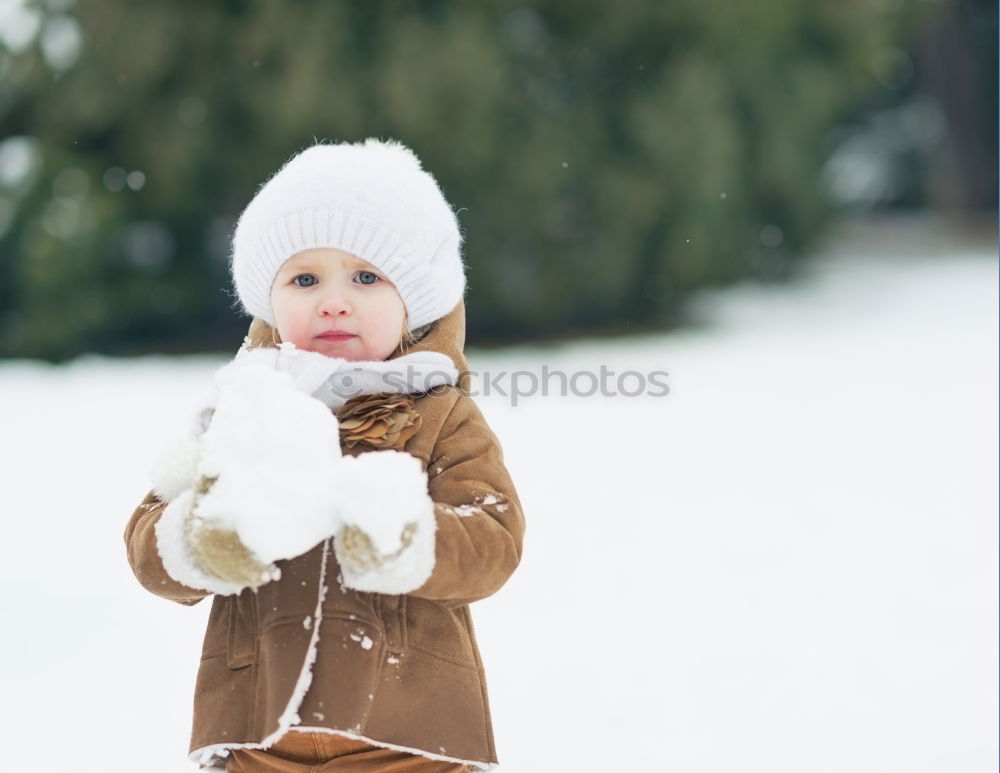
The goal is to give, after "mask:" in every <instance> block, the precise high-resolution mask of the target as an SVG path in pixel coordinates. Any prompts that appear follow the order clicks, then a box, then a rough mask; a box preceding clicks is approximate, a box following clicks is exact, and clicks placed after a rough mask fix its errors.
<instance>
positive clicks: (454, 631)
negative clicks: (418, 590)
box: [405, 596, 476, 668]
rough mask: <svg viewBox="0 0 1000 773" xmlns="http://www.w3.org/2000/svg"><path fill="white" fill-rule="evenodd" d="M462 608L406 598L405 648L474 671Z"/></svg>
mask: <svg viewBox="0 0 1000 773" xmlns="http://www.w3.org/2000/svg"><path fill="white" fill-rule="evenodd" d="M462 610H463V608H462V607H456V608H449V607H445V606H442V605H441V604H437V603H435V602H433V601H429V600H427V599H421V598H417V597H415V596H407V597H406V605H405V619H406V634H405V639H406V645H407V646H409V647H412V648H414V649H418V650H421V651H423V652H426V653H428V654H430V655H435V656H437V657H439V658H443V659H444V660H448V661H450V662H452V663H455V664H457V665H462V666H468V667H469V668H475V667H476V656H475V649H474V647H473V643H472V633H471V632H470V630H469V627H468V626H467V625H466V618H465V614H464V613H463V611H462Z"/></svg>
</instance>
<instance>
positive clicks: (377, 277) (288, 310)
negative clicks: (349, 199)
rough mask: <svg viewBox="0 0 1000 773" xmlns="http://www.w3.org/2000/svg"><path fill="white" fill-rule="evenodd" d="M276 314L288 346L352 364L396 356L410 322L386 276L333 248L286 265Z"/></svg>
mask: <svg viewBox="0 0 1000 773" xmlns="http://www.w3.org/2000/svg"><path fill="white" fill-rule="evenodd" d="M271 310H272V312H273V313H274V323H275V327H277V329H278V334H279V335H280V336H281V340H282V341H290V342H291V343H293V344H295V345H296V346H297V347H298V348H299V349H307V350H308V351H312V352H319V353H321V354H325V355H327V356H329V357H342V358H344V359H345V360H351V361H356V360H384V359H385V358H386V357H388V356H389V355H390V354H392V352H393V351H394V350H395V348H396V346H397V345H398V344H399V342H400V339H401V338H402V334H403V320H404V318H405V307H404V306H403V301H402V299H401V298H400V297H399V293H397V292H396V288H395V287H394V286H393V284H392V283H391V282H390V281H389V280H388V279H386V278H385V276H384V275H383V274H381V273H380V272H379V271H378V270H377V269H376V268H375V267H374V266H372V265H371V264H370V263H366V262H365V261H363V260H361V259H360V258H357V257H355V256H354V255H351V254H350V253H349V252H344V251H342V250H337V249H333V248H331V247H316V248H313V249H309V250H303V251H302V252H298V253H296V254H295V255H293V256H292V257H290V258H289V259H288V260H286V261H285V262H284V263H283V264H282V266H281V268H280V269H278V274H277V276H275V278H274V284H273V285H271ZM335 331H339V332H341V333H345V334H347V335H336V332H335Z"/></svg>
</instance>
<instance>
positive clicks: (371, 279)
mask: <svg viewBox="0 0 1000 773" xmlns="http://www.w3.org/2000/svg"><path fill="white" fill-rule="evenodd" d="M357 277H358V281H359V282H360V283H361V284H363V285H373V284H375V283H376V282H377V281H378V280H379V276H378V274H376V273H374V272H372V271H359V272H358V274H357Z"/></svg>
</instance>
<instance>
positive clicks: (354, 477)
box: [334, 451, 436, 594]
mask: <svg viewBox="0 0 1000 773" xmlns="http://www.w3.org/2000/svg"><path fill="white" fill-rule="evenodd" d="M338 477H339V480H340V485H339V488H338V498H339V500H340V517H341V521H342V522H343V527H342V528H341V529H340V531H339V532H338V533H337V535H336V540H335V543H334V549H335V551H336V555H337V560H338V561H339V562H340V566H341V569H342V570H343V572H342V582H343V584H344V585H345V586H347V587H349V588H355V589H356V590H362V591H371V592H375V593H390V594H399V593H409V592H410V591H413V590H416V589H417V588H419V587H420V586H421V585H423V584H424V582H426V580H427V578H428V577H430V574H431V571H432V570H433V568H434V532H435V527H436V521H435V518H434V503H433V501H432V500H431V498H430V495H429V494H428V493H427V475H426V473H424V471H423V469H422V468H421V465H420V462H419V461H418V460H417V459H416V457H413V456H411V455H410V454H407V453H404V452H401V451H373V452H370V453H366V454H360V455H359V456H357V457H344V459H343V461H342V462H341V464H340V469H339V471H338Z"/></svg>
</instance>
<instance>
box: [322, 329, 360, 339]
mask: <svg viewBox="0 0 1000 773" xmlns="http://www.w3.org/2000/svg"><path fill="white" fill-rule="evenodd" d="M354 337H355V335H354V333H335V332H332V331H328V332H326V333H320V334H319V335H318V336H316V338H322V339H323V340H324V341H346V340H347V339H348V338H354Z"/></svg>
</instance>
